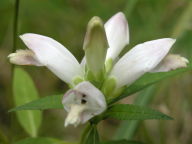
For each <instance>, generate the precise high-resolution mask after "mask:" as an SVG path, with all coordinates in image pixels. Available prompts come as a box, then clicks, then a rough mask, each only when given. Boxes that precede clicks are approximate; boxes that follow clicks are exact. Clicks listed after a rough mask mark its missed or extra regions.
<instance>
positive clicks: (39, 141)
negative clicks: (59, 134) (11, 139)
mask: <svg viewBox="0 0 192 144" xmlns="http://www.w3.org/2000/svg"><path fill="white" fill-rule="evenodd" d="M14 144H77V143H71V142H63V141H61V140H57V139H53V138H45V137H44V138H43V137H42V138H41V137H39V138H26V139H24V140H21V141H19V142H16V143H14Z"/></svg>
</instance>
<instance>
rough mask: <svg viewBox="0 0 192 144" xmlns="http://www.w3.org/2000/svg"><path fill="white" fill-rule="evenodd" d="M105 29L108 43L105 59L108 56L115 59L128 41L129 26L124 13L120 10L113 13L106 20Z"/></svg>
mask: <svg viewBox="0 0 192 144" xmlns="http://www.w3.org/2000/svg"><path fill="white" fill-rule="evenodd" d="M105 31H106V35H107V39H108V43H109V49H108V50H107V60H108V59H110V58H111V59H113V60H115V59H116V57H117V56H118V55H119V54H120V52H121V51H122V49H123V48H124V47H125V46H126V45H127V44H128V43H129V28H128V23H127V20H126V17H125V15H124V14H123V13H122V12H118V13H117V14H115V15H114V16H113V17H112V18H110V19H109V20H108V21H107V22H106V24H105Z"/></svg>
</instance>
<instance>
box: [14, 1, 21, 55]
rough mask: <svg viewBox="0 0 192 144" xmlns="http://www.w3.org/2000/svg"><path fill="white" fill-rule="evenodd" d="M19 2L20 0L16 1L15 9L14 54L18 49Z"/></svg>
mask: <svg viewBox="0 0 192 144" xmlns="http://www.w3.org/2000/svg"><path fill="white" fill-rule="evenodd" d="M19 1H20V0H15V9H14V17H13V49H12V52H15V50H16V49H17V34H18V17H19Z"/></svg>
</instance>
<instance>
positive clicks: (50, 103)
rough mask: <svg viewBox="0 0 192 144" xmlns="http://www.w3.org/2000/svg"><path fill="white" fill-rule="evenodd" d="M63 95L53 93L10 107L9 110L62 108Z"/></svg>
mask: <svg viewBox="0 0 192 144" xmlns="http://www.w3.org/2000/svg"><path fill="white" fill-rule="evenodd" d="M62 96H63V95H53V96H47V97H43V98H40V99H37V100H34V101H31V102H29V103H26V104H24V105H20V106H18V107H15V108H12V109H10V110H9V112H13V111H20V110H46V109H62V108H63V105H62V103H61V100H62Z"/></svg>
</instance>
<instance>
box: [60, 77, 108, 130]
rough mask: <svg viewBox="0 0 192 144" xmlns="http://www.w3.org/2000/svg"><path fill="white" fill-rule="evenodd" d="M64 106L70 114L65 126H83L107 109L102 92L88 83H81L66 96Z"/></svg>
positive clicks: (63, 101)
mask: <svg viewBox="0 0 192 144" xmlns="http://www.w3.org/2000/svg"><path fill="white" fill-rule="evenodd" d="M62 104H63V105H64V108H65V110H66V111H67V112H68V115H67V118H66V120H65V126H67V125H69V124H72V125H75V126H77V125H78V124H83V123H85V122H87V121H88V120H89V119H91V118H92V117H94V116H95V115H98V114H100V113H102V112H103V111H104V110H105V109H106V107H107V106H106V105H107V104H106V101H105V97H104V95H103V94H102V92H101V91H100V90H99V89H97V88H96V87H95V86H94V85H92V84H91V83H90V82H88V81H84V82H81V83H79V84H78V85H77V86H76V87H75V88H74V89H71V90H69V91H68V92H67V93H66V94H65V95H64V97H63V100H62Z"/></svg>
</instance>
